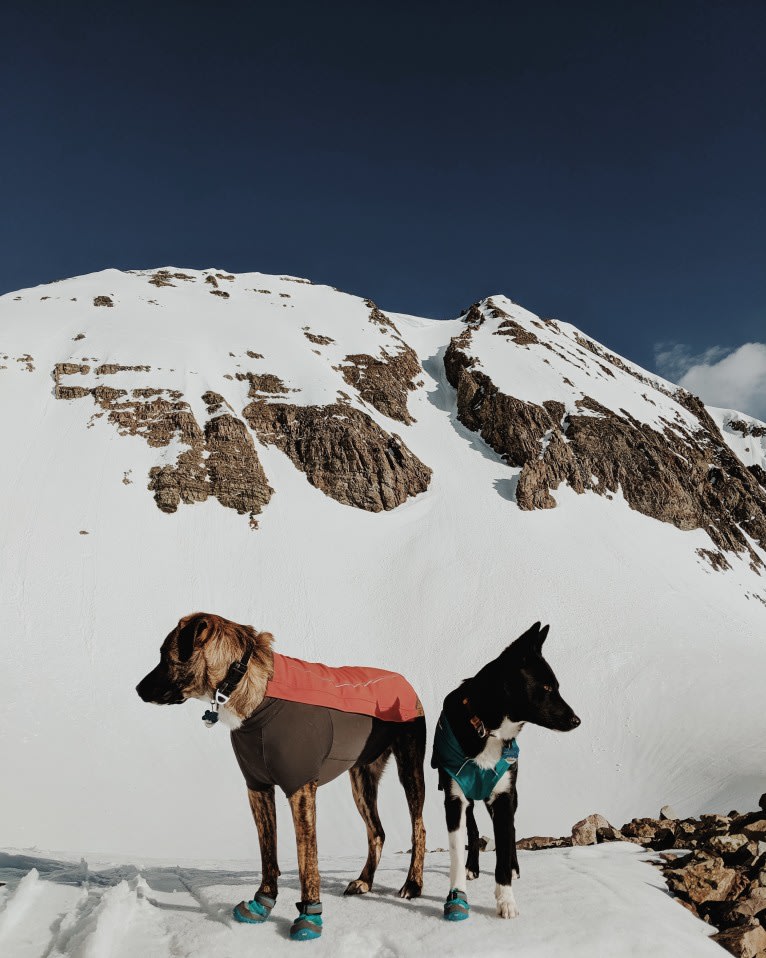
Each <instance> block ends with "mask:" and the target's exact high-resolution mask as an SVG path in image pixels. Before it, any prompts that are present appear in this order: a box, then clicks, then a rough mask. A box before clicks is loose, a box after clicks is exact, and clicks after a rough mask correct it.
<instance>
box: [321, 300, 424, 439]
mask: <svg viewBox="0 0 766 958" xmlns="http://www.w3.org/2000/svg"><path fill="white" fill-rule="evenodd" d="M365 305H366V306H367V308H368V309H369V310H370V313H369V316H368V322H369V323H371V324H372V325H373V326H377V327H378V328H379V329H380V330H381V332H382V333H383V334H384V336H385V337H388V338H391V339H393V340H394V345H393V346H391V345H389V344H386V346H385V347H381V350H380V353H379V355H378V356H371V355H368V354H367V353H352V354H350V355H348V356H346V357H345V359H344V360H343V363H342V364H341V365H340V366H338V367H336V368H337V370H338V372H340V374H341V375H342V376H343V378H344V380H345V381H346V383H347V384H348V385H349V386H352V387H353V388H354V389H355V390H356V391H357V393H358V394H359V396H360V397H361V398H362V399H363V400H364V401H365V402H368V403H369V404H370V405H371V406H374V407H375V409H377V410H378V412H382V413H383V415H384V416H389V417H390V418H391V419H396V420H398V421H399V422H403V423H405V425H409V424H410V423H411V422H414V421H415V420H414V419H413V418H412V416H411V415H410V413H409V410H408V408H407V397H408V395H409V393H410V392H411V391H412V390H414V389H415V388H416V385H415V380H416V379H417V377H418V376H420V375H421V373H422V372H423V369H422V367H421V365H420V361H419V359H418V357H417V354H416V353H415V351H414V350H413V349H412V348H411V347H410V346H408V345H407V343H405V341H404V340H403V339H402V337H401V335H400V333H399V330H398V329H397V328H396V324H395V323H394V322H393V321H392V320H391V319H390V318H389V317H388V316H386V314H385V313H384V312H383V311H382V310H380V309H378V307H377V306H376V305H375V303H373V302H372V300H369V299H368V300H365Z"/></svg>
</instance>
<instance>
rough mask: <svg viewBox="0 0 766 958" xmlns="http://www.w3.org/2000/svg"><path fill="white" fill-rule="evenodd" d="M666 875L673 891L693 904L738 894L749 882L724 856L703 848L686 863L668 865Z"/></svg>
mask: <svg viewBox="0 0 766 958" xmlns="http://www.w3.org/2000/svg"><path fill="white" fill-rule="evenodd" d="M665 879H666V880H667V882H668V885H669V886H670V889H671V890H672V891H673V893H674V894H676V895H679V896H681V897H682V898H685V899H687V900H688V901H690V902H692V903H693V904H694V905H700V904H702V903H703V902H708V901H723V900H724V899H727V898H735V897H736V896H737V895H738V894H739V892H740V891H742V890H743V888H745V887H746V884H747V879H746V878H744V876H742V875H741V874H740V873H739V872H738V871H736V869H734V868H727V867H726V865H724V862H723V859H722V858H719V857H717V856H708V855H706V854H705V853H704V852H695V854H694V855H693V856H692V861H691V862H690V863H689V864H688V865H686V866H685V867H682V868H668V869H667V870H666V872H665Z"/></svg>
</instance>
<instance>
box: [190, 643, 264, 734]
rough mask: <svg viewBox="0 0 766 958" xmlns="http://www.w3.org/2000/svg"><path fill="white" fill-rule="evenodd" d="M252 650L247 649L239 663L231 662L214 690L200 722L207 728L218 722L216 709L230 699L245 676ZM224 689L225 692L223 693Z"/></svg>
mask: <svg viewBox="0 0 766 958" xmlns="http://www.w3.org/2000/svg"><path fill="white" fill-rule="evenodd" d="M251 655H252V649H248V650H247V652H245V654H244V655H243V657H242V661H241V662H232V663H231V665H230V666H229V671H228V672H227V673H226V678H225V679H224V680H223V682H222V683H221V684H220V685H219V686H218V688H217V689H216V690H215V695H213V698H212V700H211V702H210V708H209V709H208V710H207V711H206V712H205V714H204V715H203V716H202V721H203V722H204V723H205V725H206V726H207V727H208V728H212V727H213V726H214V725H215V723H216V722H217V721H218V709H219V708H220V707H221V706H222V705H226V703H227V702H228V701H229V699H230V698H231V695H232V692H234V690H235V689H236V687H237V686H238V685H239V683H240V682H241V681H242V679H243V678H244V677H245V675H247V663H248V662H249V661H250V656H251ZM224 689H226V691H225V692H224Z"/></svg>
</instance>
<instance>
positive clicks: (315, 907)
mask: <svg viewBox="0 0 766 958" xmlns="http://www.w3.org/2000/svg"><path fill="white" fill-rule="evenodd" d="M295 907H296V908H297V909H298V917H297V918H296V919H295V921H294V922H293V924H292V928H291V929H290V938H291V939H292V940H293V941H310V940H311V939H312V938H319V936H320V935H321V934H322V903H321V902H320V901H317V902H314V903H313V904H309V903H308V902H303V901H299V902H296V903H295Z"/></svg>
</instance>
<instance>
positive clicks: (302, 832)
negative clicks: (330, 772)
mask: <svg viewBox="0 0 766 958" xmlns="http://www.w3.org/2000/svg"><path fill="white" fill-rule="evenodd" d="M316 793H317V783H316V782H308V784H306V785H304V786H303V787H302V788H299V789H298V791H297V792H293V794H292V795H291V796H290V798H289V799H288V801H289V802H290V809H291V811H292V813H293V824H294V825H295V841H296V844H297V847H298V874H299V876H300V882H301V902H302V903H304V904H314V903H316V902H318V901H319V861H318V858H317V827H316V826H317V820H316Z"/></svg>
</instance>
